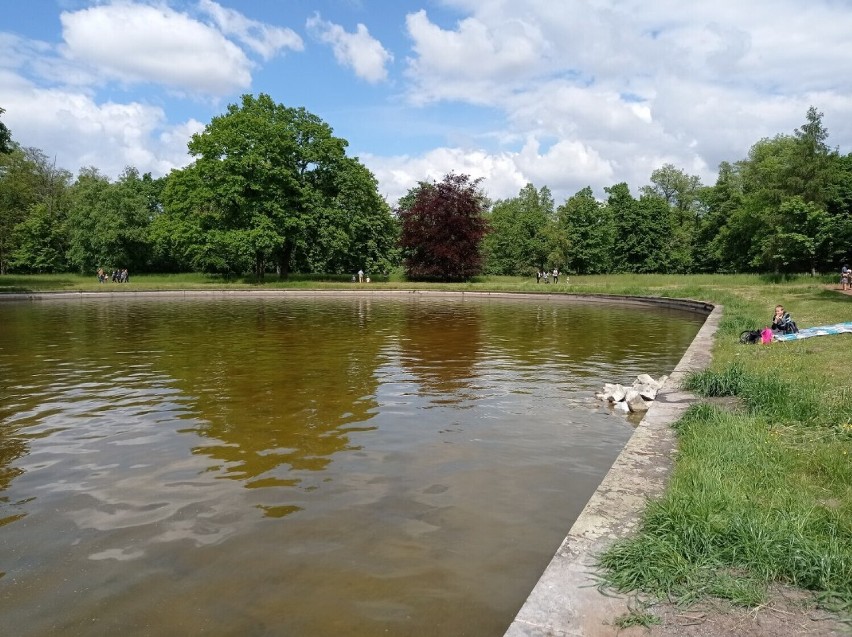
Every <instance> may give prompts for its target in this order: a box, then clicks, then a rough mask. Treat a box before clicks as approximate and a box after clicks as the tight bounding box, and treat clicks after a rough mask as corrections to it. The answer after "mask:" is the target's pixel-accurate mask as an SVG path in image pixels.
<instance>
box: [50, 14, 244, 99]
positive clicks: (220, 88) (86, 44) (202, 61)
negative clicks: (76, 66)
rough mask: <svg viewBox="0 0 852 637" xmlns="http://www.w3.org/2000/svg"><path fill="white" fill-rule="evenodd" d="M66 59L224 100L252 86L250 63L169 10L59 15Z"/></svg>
mask: <svg viewBox="0 0 852 637" xmlns="http://www.w3.org/2000/svg"><path fill="white" fill-rule="evenodd" d="M60 20H61V21H62V31H63V37H64V39H65V47H64V52H65V54H66V55H67V56H68V57H69V58H70V59H72V60H75V61H79V62H85V63H86V64H88V65H90V66H91V67H93V68H95V69H97V72H98V74H100V75H101V76H102V77H103V76H105V77H107V78H110V79H115V80H119V81H121V82H125V83H128V84H133V83H138V82H148V83H157V84H164V85H166V86H170V87H174V88H176V89H179V90H186V91H189V92H201V93H207V94H212V95H226V94H229V93H232V92H234V91H235V90H238V89H242V88H246V87H248V86H249V85H250V83H251V68H252V63H251V61H250V60H249V59H248V58H247V57H246V55H245V53H243V51H242V50H241V49H240V48H239V47H237V46H236V45H235V44H233V43H232V42H231V41H230V40H228V39H227V38H225V37H224V36H223V35H222V34H221V33H220V32H219V31H217V30H215V29H213V28H211V27H209V26H207V25H205V24H202V23H201V22H198V21H197V20H194V19H192V18H190V17H189V16H187V15H185V14H183V13H178V12H176V11H174V10H172V9H170V8H168V7H166V6H157V7H154V6H148V5H143V4H131V3H125V2H117V3H115V4H107V5H99V6H94V7H91V8H89V9H83V10H81V11H76V12H73V13H72V12H64V13H62V14H61V16H60Z"/></svg>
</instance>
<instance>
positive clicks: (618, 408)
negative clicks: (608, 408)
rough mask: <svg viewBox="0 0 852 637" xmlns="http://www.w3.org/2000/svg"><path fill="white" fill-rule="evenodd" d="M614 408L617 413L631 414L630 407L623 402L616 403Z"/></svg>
mask: <svg viewBox="0 0 852 637" xmlns="http://www.w3.org/2000/svg"><path fill="white" fill-rule="evenodd" d="M612 407H613V409H615V411H623V412H624V413H625V414H626V413H629V412H630V407H628V406H627V403H625V402H623V401H622V402H617V403H615V404H614V405H613V406H612Z"/></svg>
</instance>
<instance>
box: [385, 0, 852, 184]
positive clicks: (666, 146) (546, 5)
mask: <svg viewBox="0 0 852 637" xmlns="http://www.w3.org/2000/svg"><path fill="white" fill-rule="evenodd" d="M445 4H447V5H448V6H449V7H451V8H452V9H455V10H456V11H458V13H459V14H460V15H462V16H464V17H463V18H462V19H460V20H459V21H458V22H456V23H455V24H450V25H444V26H439V25H438V24H437V23H434V22H432V21H431V20H430V19H429V17H428V16H427V14H426V12H425V11H422V10H420V11H416V12H413V13H410V14H409V15H408V16H407V21H406V25H407V29H408V35H409V37H410V39H411V41H412V49H413V55H412V56H411V57H410V58H409V59H408V60H407V67H406V77H407V78H408V80H409V82H410V84H409V86H408V92H407V97H408V99H409V101H410V102H411V103H413V104H416V105H421V106H424V107H426V106H428V105H430V104H432V103H437V102H442V103H444V104H445V106H444V108H447V106H446V104H449V103H463V104H469V105H474V106H485V107H488V108H489V109H491V110H496V111H499V112H502V113H503V116H504V118H505V124H506V125H505V127H503V128H502V129H500V130H495V131H494V134H493V135H491V136H490V139H492V140H499V141H500V144H498V145H497V146H496V147H494V146H492V147H491V148H490V150H489V151H487V152H485V151H475V152H476V153H480V152H485V154H486V155H487V156H490V157H501V158H508V159H510V160H511V163H512V165H513V166H514V167H515V174H516V175H521V176H523V178H524V179H528V180H530V181H533V182H534V183H536V185H539V186H540V185H548V186H549V187H551V189H552V190H554V192H555V193H557V192H559V193H560V194H561V195H562V196H570V195H571V194H573V192H576V190H578V189H579V188H581V187H583V186H585V185H591V186H592V187H593V188H594V189H595V190H596V192H598V193H599V194H600V193H602V190H603V188H604V187H605V186H607V185H611V184H612V183H614V182H618V181H627V182H628V183H629V184H630V185H631V186H632V187H633V188H634V189H636V188H638V187H639V186H641V185H643V184H645V183H647V182H648V179H649V177H650V173H651V171H653V170H654V169H655V168H658V167H659V166H660V165H661V164H662V163H665V162H671V163H674V164H675V165H677V166H679V167H682V168H683V169H684V170H687V171H689V172H691V173H692V174H697V175H699V176H700V177H701V178H702V179H703V180H704V181H705V183H713V181H714V180H715V171H716V168H717V166H718V163H719V162H720V161H722V160H728V161H736V160H738V159H741V158H743V157H744V156H745V154H746V153H747V151H748V148H749V147H750V146H751V145H752V144H754V143H755V142H756V141H758V140H759V139H760V138H761V137H764V136H770V135H775V134H777V133H790V132H792V130H793V129H794V128H795V127H796V126H798V125H800V124H801V123H802V122H803V121H804V115H805V112H806V110H807V108H808V106H810V105H811V104H813V105H816V106H817V107H818V108H819V109H820V110H823V111H824V112H825V114H826V116H825V120H824V122H825V123H826V125H827V126H828V128H829V131H830V132H831V138H830V143H835V144H837V143H839V144H840V145H841V146H845V148H846V149H847V151H848V150H849V149H850V146H852V130H850V129H852V100H850V98H848V97H847V96H848V95H850V94H852V76H850V75H849V73H848V69H849V68H850V67H852V48H850V47H849V46H848V33H850V32H852V9H850V7H849V6H848V5H846V4H845V3H838V2H834V1H833V0H815V1H814V2H811V3H808V4H807V5H802V4H801V3H800V2H795V1H794V0H755V1H754V2H748V3H742V2H739V1H738V0H718V1H717V2H714V3H712V4H711V3H682V2H676V1H675V0H662V1H661V2H656V3H652V4H648V3H643V2H640V1H639V0H622V1H618V2H616V1H615V0H596V1H595V2H588V1H584V0H566V1H565V2H552V1H551V0H523V1H521V2H511V3H510V2H506V1H505V0H445ZM791 25H795V28H790V26H791ZM486 137H489V136H487V135H483V137H482V139H485V138H486ZM838 140H839V141H838ZM541 148H545V149H547V150H546V151H541V150H540V149H541ZM431 156H432V155H431V154H429V153H426V154H424V156H423V157H422V158H421V161H426V160H428V159H429V158H430V157H431ZM400 162H401V163H402V165H404V166H405V167H416V166H418V163H419V162H418V160H414V159H412V158H408V157H406V158H401V159H400ZM516 181H517V179H515V178H513V179H512V180H511V182H510V183H511V184H515V183H516ZM489 182H490V183H489V185H490V187H492V188H493V187H495V184H494V183H493V181H491V180H489ZM584 182H585V183H584ZM487 187H488V185H487ZM498 189H500V190H501V191H502V190H505V189H504V188H502V187H498ZM557 199H558V198H557Z"/></svg>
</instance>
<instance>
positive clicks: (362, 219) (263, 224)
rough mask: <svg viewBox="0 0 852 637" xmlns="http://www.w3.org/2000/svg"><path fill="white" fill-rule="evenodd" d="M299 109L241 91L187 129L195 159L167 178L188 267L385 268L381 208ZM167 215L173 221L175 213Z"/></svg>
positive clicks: (351, 165)
mask: <svg viewBox="0 0 852 637" xmlns="http://www.w3.org/2000/svg"><path fill="white" fill-rule="evenodd" d="M332 133H333V132H332V129H331V127H330V126H329V125H328V124H326V123H325V122H323V121H322V120H321V119H320V118H318V117H317V116H316V115H313V114H311V113H309V112H308V111H307V110H305V109H304V108H288V107H286V106H284V105H282V104H276V103H275V102H274V101H273V100H272V98H270V97H269V96H268V95H265V94H261V95H259V96H258V97H254V96H252V95H244V96H243V97H242V101H241V103H240V104H239V105H236V104H232V105H230V106H228V109H227V112H226V113H225V114H223V115H221V116H218V117H214V118H213V120H212V121H211V122H210V124H208V125H207V127H206V128H205V130H204V131H203V132H202V133H198V134H196V135H193V137H192V139H191V140H190V142H189V152H190V154H191V155H192V156H193V157H195V162H194V163H193V164H192V165H190V166H189V167H187V168H185V169H183V170H182V171H177V172H176V173H173V174H172V175H171V176H170V177H169V181H170V182H173V181H174V182H175V185H173V186H172V185H169V186H168V187H167V188H166V189H165V191H164V193H163V196H164V203H165V207H166V212H167V214H169V215H171V223H172V224H173V225H174V224H177V225H178V226H180V227H181V228H182V229H183V230H184V231H185V232H183V233H182V236H183V237H184V239H186V240H190V241H192V240H194V239H200V241H201V243H200V244H199V243H191V244H190V245H187V246H185V248H186V254H185V255H182V256H181V259H184V258H188V259H189V260H190V261H191V262H192V263H193V264H194V265H195V267H198V268H200V269H203V270H207V271H219V272H236V273H241V272H244V271H246V270H251V271H253V272H254V274H255V275H257V276H263V274H264V273H265V272H266V271H267V270H268V269H269V268H270V267H273V266H274V267H277V269H278V271H279V272H280V273H281V274H282V275H286V274H287V273H289V272H290V271H291V269H293V268H297V269H300V270H307V271H315V270H322V269H326V268H331V269H333V270H341V269H345V270H351V269H353V268H354V267H355V266H356V265H357V264H361V267H364V265H366V264H368V263H370V264H375V265H376V267H387V262H388V260H389V259H390V257H391V255H390V254H389V251H390V246H391V245H392V244H393V238H394V236H395V235H394V231H395V228H394V224H393V220H392V218H391V213H390V208H389V206H387V204H386V203H385V202H384V200H383V199H382V198H381V197H379V196H378V194H377V186H376V182H375V179H374V178H373V177H372V175H371V174H370V173H369V171H367V170H366V169H365V168H364V167H363V166H362V165H361V164H360V163H359V162H358V161H357V160H355V159H352V158H347V157H346V154H345V151H346V146H347V142H346V140H344V139H342V138H339V137H335V136H334V135H333V134H332ZM175 215H177V217H178V218H179V219H180V220H179V221H178V220H176V219H175Z"/></svg>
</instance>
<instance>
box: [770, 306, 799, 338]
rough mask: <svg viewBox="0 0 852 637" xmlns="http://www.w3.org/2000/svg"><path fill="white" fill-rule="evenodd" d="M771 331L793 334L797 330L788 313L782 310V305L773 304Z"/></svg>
mask: <svg viewBox="0 0 852 637" xmlns="http://www.w3.org/2000/svg"><path fill="white" fill-rule="evenodd" d="M772 331H773V333H775V334H795V333H796V332H798V331H799V328H798V327H796V322H795V321H794V320H793V319H792V318H790V313H789V312H785V311H784V306H783V305H776V306H775V316H773V317H772Z"/></svg>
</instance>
